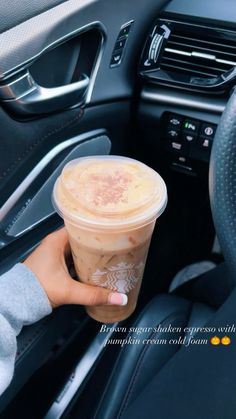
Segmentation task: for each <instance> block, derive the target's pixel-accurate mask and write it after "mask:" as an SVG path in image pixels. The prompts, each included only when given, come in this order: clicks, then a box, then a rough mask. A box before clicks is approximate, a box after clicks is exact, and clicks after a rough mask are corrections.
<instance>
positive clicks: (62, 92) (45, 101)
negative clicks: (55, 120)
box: [0, 71, 89, 116]
mask: <svg viewBox="0 0 236 419" xmlns="http://www.w3.org/2000/svg"><path fill="white" fill-rule="evenodd" d="M88 86H89V77H88V76H86V74H83V75H82V77H81V80H79V81H77V82H74V83H70V84H67V85H64V86H59V87H51V88H46V87H42V86H39V85H38V84H37V82H36V81H35V80H34V79H33V77H32V75H31V74H30V73H29V71H26V72H25V73H24V74H23V75H21V76H20V77H18V78H17V79H14V80H12V81H11V82H9V83H8V84H5V85H1V86H0V99H2V100H3V102H4V104H5V105H6V106H7V107H8V108H9V109H10V110H11V111H13V112H14V113H15V114H18V115H28V116H30V115H41V114H47V113H50V112H55V111H60V110H62V109H65V108H68V107H71V106H73V105H81V104H83V103H84V101H85V95H86V92H87V89H88Z"/></svg>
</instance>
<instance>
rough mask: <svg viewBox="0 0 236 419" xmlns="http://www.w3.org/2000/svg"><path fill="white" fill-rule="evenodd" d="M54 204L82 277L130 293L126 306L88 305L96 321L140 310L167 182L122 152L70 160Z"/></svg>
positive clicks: (93, 283)
mask: <svg viewBox="0 0 236 419" xmlns="http://www.w3.org/2000/svg"><path fill="white" fill-rule="evenodd" d="M53 204H54V207H55V209H56V210H57V212H58V213H59V214H60V215H61V216H62V217H63V219H64V222H65V226H66V229H67V231H68V235H69V240H70V246H71V251H72V255H73V259H74V264H75V269H76V272H77V275H78V279H79V281H81V282H83V283H86V284H91V285H97V286H101V287H105V288H108V289H110V290H113V291H118V292H122V293H126V294H127V296H128V304H127V305H126V306H114V305H104V306H87V307H86V310H87V313H88V314H89V315H90V316H91V317H92V318H93V319H95V320H97V321H100V322H103V323H113V322H116V321H120V320H124V319H126V318H127V317H128V316H130V315H131V314H132V313H133V311H134V310H135V307H136V304H137V299H138V294H139V290H140V286H141V282H142V277H143V272H144V268H145V263H146V258H147V254H148V249H149V245H150V240H151V237H152V233H153V229H154V226H155V222H156V219H157V218H158V217H159V216H160V215H161V214H162V212H163V211H164V209H165V207H166V204H167V190H166V185H165V182H164V181H163V179H162V178H161V176H160V175H159V174H158V173H157V172H155V171H154V170H153V169H151V168H150V167H148V166H146V165H145V164H143V163H141V162H139V161H137V160H133V159H130V158H127V157H121V156H92V157H85V158H80V159H76V160H72V161H71V162H69V163H68V164H67V165H66V166H65V167H64V169H63V171H62V173H61V175H60V176H59V178H58V179H57V181H56V183H55V186H54V190H53Z"/></svg>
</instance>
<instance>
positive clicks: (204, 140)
mask: <svg viewBox="0 0 236 419" xmlns="http://www.w3.org/2000/svg"><path fill="white" fill-rule="evenodd" d="M198 146H199V147H200V148H201V149H202V150H206V151H208V150H210V149H211V147H212V138H209V137H202V136H201V137H200V138H199V140H198Z"/></svg>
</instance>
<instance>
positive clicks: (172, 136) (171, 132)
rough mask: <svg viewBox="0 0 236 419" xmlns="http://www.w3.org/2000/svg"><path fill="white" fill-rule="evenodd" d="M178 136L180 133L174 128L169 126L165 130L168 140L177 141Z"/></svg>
mask: <svg viewBox="0 0 236 419" xmlns="http://www.w3.org/2000/svg"><path fill="white" fill-rule="evenodd" d="M179 136H180V131H179V130H178V129H176V128H172V127H171V126H169V127H168V129H167V137H168V139H169V140H177V139H178V138H179Z"/></svg>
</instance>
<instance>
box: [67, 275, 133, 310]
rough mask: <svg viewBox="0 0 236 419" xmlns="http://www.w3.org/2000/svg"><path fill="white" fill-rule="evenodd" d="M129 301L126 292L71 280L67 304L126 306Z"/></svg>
mask: <svg viewBox="0 0 236 419" xmlns="http://www.w3.org/2000/svg"><path fill="white" fill-rule="evenodd" d="M127 302H128V297H127V295H126V294H122V293H119V292H115V291H111V290H108V289H106V288H102V287H97V286H93V285H88V284H82V283H81V282H78V281H74V280H71V281H70V285H69V289H68V293H67V296H66V301H65V304H82V305H86V306H93V305H95V306H97V305H106V304H107V305H117V306H125V305H126V304H127Z"/></svg>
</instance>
